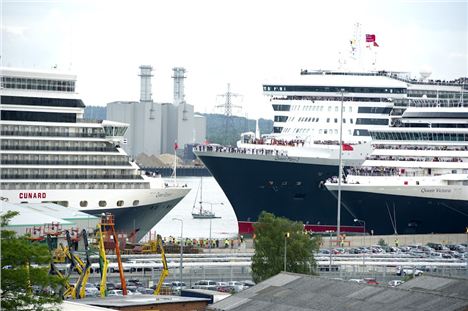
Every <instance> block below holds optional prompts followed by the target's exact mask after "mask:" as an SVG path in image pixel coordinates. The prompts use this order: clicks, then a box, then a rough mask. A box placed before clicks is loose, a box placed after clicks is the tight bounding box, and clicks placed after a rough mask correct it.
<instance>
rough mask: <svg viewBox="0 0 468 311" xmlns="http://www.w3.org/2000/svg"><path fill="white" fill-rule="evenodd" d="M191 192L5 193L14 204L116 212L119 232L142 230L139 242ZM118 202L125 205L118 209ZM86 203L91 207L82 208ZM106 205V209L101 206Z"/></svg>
mask: <svg viewBox="0 0 468 311" xmlns="http://www.w3.org/2000/svg"><path fill="white" fill-rule="evenodd" d="M189 191H190V189H189V188H186V187H184V188H177V187H172V188H171V187H168V188H160V189H118V190H116V189H83V190H69V189H68V190H34V191H30V190H27V191H24V190H2V191H1V194H2V197H4V198H5V199H6V200H8V202H10V203H43V202H49V203H57V204H61V205H64V204H65V205H66V206H70V207H73V208H77V209H79V210H80V211H82V212H84V213H87V214H91V215H96V216H100V215H102V213H112V214H113V215H114V216H115V221H116V230H117V231H119V232H124V233H127V234H129V233H131V232H132V231H133V230H136V229H138V232H137V234H136V240H137V241H139V240H140V239H141V238H142V237H143V236H144V235H145V234H146V233H148V232H149V231H150V230H151V229H152V228H153V227H154V226H155V225H156V224H157V223H158V222H159V221H160V220H161V219H162V218H163V217H164V216H165V215H167V214H168V213H169V212H170V211H171V210H172V209H173V208H174V207H175V206H176V205H177V203H179V202H180V201H181V200H182V199H183V198H184V197H185V195H186V194H187V193H188V192H189ZM118 201H121V202H123V203H122V206H117V205H118ZM82 202H86V203H87V206H86V207H84V206H82ZM100 202H106V206H105V207H99V206H100V204H99V203H100Z"/></svg>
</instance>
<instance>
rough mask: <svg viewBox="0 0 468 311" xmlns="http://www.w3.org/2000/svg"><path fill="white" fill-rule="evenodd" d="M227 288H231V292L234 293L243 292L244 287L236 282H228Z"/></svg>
mask: <svg viewBox="0 0 468 311" xmlns="http://www.w3.org/2000/svg"><path fill="white" fill-rule="evenodd" d="M229 287H230V288H232V290H233V291H234V292H235V293H238V292H241V291H243V290H244V289H245V288H246V287H244V284H243V283H241V282H238V281H230V282H229Z"/></svg>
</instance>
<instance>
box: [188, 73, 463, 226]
mask: <svg viewBox="0 0 468 311" xmlns="http://www.w3.org/2000/svg"><path fill="white" fill-rule="evenodd" d="M461 89H462V86H461V84H460V83H459V82H458V81H452V82H450V83H449V82H446V83H442V82H440V81H439V82H438V81H432V80H431V81H429V80H426V81H425V82H423V81H420V80H416V79H411V78H410V75H409V74H408V73H404V72H388V71H375V72H371V71H367V72H349V71H308V70H302V71H301V75H300V76H299V77H298V79H297V81H287V82H286V81H283V82H278V83H274V84H265V85H263V92H264V94H265V95H266V96H268V97H269V98H270V101H271V104H272V106H273V109H274V111H275V120H274V121H275V122H274V133H273V134H271V135H268V136H264V137H262V138H259V137H254V135H253V134H246V135H244V136H243V137H242V139H241V141H240V142H239V143H238V146H237V147H220V146H201V147H198V148H197V149H196V150H195V153H196V154H197V155H198V157H199V158H200V159H201V160H202V161H203V163H204V164H205V165H206V166H207V167H208V169H209V170H210V171H211V173H212V174H213V176H214V177H215V178H216V180H217V182H218V183H219V184H220V186H221V188H222V189H223V191H224V193H225V194H226V196H227V197H228V199H229V200H230V202H231V204H232V206H233V207H234V210H235V212H236V214H237V218H238V220H239V221H241V222H243V221H247V222H249V221H255V220H256V219H257V217H258V216H259V214H260V212H261V211H262V210H264V211H268V212H272V213H274V214H275V215H278V216H284V217H287V218H290V219H293V220H298V221H302V222H303V223H305V224H309V225H310V226H309V228H310V229H312V230H316V231H318V230H322V229H324V230H326V229H329V228H328V227H327V226H316V224H321V225H334V224H336V218H337V217H336V200H334V199H333V197H332V196H331V195H330V193H328V192H327V191H326V188H325V187H323V182H324V181H325V180H326V179H327V178H329V177H331V176H336V175H338V163H339V154H340V153H339V150H340V144H339V141H340V132H341V133H342V141H343V147H342V160H343V164H344V166H346V167H349V166H359V165H361V164H362V163H363V162H364V160H365V159H366V157H367V156H369V155H370V154H371V152H372V147H371V144H370V141H371V136H370V134H369V133H370V132H373V131H374V132H375V131H379V130H384V129H387V128H388V127H389V126H390V124H391V123H392V122H396V121H397V120H396V118H398V115H401V113H403V111H405V109H406V108H407V106H408V103H409V102H410V100H412V99H421V100H423V99H425V97H436V96H439V97H440V98H442V97H445V98H447V99H450V98H452V97H456V96H459V94H460V91H461ZM457 99H458V98H457ZM340 107H342V109H341V108H340ZM340 127H341V129H342V131H340ZM353 219H354V218H353V217H352V216H351V215H348V217H346V215H345V216H344V217H342V224H347V225H353ZM312 224H313V225H312ZM241 225H242V224H241ZM306 227H307V225H306ZM241 228H242V226H241ZM345 231H346V230H345ZM347 231H353V228H348V229H347Z"/></svg>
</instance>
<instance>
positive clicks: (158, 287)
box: [154, 234, 169, 295]
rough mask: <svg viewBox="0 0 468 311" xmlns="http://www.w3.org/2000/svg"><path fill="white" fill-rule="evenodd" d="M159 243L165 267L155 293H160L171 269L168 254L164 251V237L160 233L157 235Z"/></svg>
mask: <svg viewBox="0 0 468 311" xmlns="http://www.w3.org/2000/svg"><path fill="white" fill-rule="evenodd" d="M157 243H158V245H159V249H160V250H161V261H162V264H163V269H162V271H161V276H160V277H159V282H158V286H156V289H155V290H154V295H159V292H160V291H161V287H162V284H163V283H164V280H165V279H166V277H167V276H168V275H169V269H168V268H167V260H166V254H165V253H164V247H163V243H162V238H161V236H160V235H159V234H158V236H157Z"/></svg>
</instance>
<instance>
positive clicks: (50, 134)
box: [0, 130, 106, 138]
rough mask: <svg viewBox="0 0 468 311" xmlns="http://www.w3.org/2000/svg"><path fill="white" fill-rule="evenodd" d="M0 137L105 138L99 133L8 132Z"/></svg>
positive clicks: (4, 131) (4, 132)
mask: <svg viewBox="0 0 468 311" xmlns="http://www.w3.org/2000/svg"><path fill="white" fill-rule="evenodd" d="M0 134H1V135H2V136H44V137H85V138H105V137H106V136H105V134H104V133H102V132H100V133H64V132H26V131H8V130H3V131H1V132H0Z"/></svg>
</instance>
